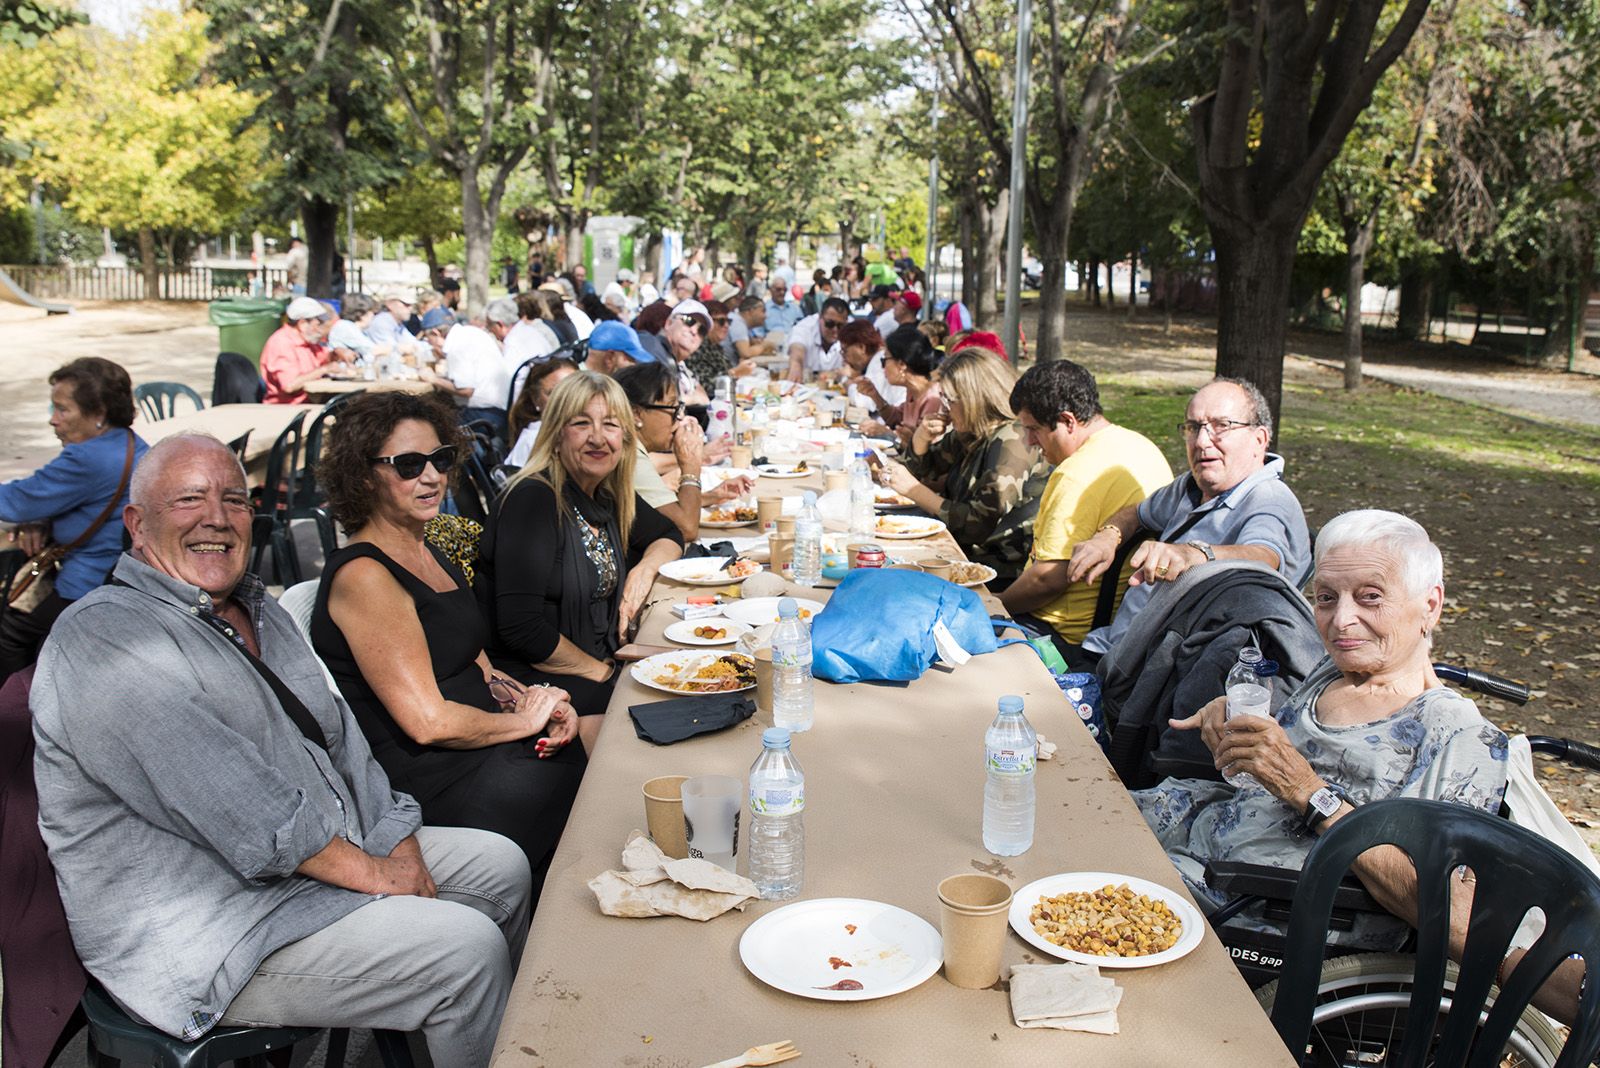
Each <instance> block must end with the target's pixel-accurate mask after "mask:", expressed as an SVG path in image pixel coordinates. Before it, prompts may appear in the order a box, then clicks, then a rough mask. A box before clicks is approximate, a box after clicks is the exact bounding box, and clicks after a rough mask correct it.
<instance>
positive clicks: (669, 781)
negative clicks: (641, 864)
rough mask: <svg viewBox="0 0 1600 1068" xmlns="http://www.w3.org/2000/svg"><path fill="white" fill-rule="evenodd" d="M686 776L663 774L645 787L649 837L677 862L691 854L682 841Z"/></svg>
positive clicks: (645, 810)
mask: <svg viewBox="0 0 1600 1068" xmlns="http://www.w3.org/2000/svg"><path fill="white" fill-rule="evenodd" d="M688 777H689V776H687V775H662V776H660V777H659V778H655V779H651V780H650V781H649V782H647V783H645V784H644V819H645V825H646V826H647V827H648V828H649V830H650V838H651V840H652V841H654V842H655V844H656V845H657V846H658V847H659V848H660V849H661V852H663V853H665V854H666V855H667V856H669V857H672V858H673V859H675V860H682V859H683V858H684V857H687V856H688V855H689V844H688V843H687V842H685V841H684V839H683V783H684V780H685V779H687V778H688Z"/></svg>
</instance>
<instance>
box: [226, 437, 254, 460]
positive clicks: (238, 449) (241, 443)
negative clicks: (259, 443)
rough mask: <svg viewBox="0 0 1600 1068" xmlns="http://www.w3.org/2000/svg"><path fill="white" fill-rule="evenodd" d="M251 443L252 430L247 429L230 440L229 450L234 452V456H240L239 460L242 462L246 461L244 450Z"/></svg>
mask: <svg viewBox="0 0 1600 1068" xmlns="http://www.w3.org/2000/svg"><path fill="white" fill-rule="evenodd" d="M249 445H250V431H248V430H246V431H245V432H244V433H243V434H240V435H239V436H238V437H236V438H234V439H233V440H232V441H230V442H228V451H229V452H231V453H233V455H234V456H236V457H238V459H239V462H240V463H241V464H242V463H244V451H245V449H246V448H248V447H249Z"/></svg>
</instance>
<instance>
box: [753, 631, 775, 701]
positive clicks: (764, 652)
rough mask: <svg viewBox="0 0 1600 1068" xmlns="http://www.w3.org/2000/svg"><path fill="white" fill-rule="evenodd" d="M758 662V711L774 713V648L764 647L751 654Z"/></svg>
mask: <svg viewBox="0 0 1600 1068" xmlns="http://www.w3.org/2000/svg"><path fill="white" fill-rule="evenodd" d="M750 659H752V660H754V661H755V662H756V711H757V712H771V711H772V646H770V645H767V646H763V647H762V648H760V649H757V650H756V651H755V652H754V653H752V654H750Z"/></svg>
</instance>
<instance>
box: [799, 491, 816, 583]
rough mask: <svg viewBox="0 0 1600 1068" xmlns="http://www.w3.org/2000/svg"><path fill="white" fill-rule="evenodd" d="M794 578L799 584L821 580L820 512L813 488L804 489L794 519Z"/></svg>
mask: <svg viewBox="0 0 1600 1068" xmlns="http://www.w3.org/2000/svg"><path fill="white" fill-rule="evenodd" d="M794 580H795V582H796V583H797V584H799V585H801V586H815V585H816V584H817V583H819V582H821V581H822V513H821V512H818V511H817V494H816V491H815V490H806V495H805V499H804V500H803V501H802V502H801V505H800V514H799V515H798V516H797V517H795V521H794Z"/></svg>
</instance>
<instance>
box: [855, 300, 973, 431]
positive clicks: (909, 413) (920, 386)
mask: <svg viewBox="0 0 1600 1068" xmlns="http://www.w3.org/2000/svg"><path fill="white" fill-rule="evenodd" d="M884 345H885V347H886V349H887V351H888V359H886V360H884V361H883V374H884V377H885V378H887V379H888V380H889V384H890V385H891V386H902V387H904V388H905V391H906V399H905V401H904V403H901V404H890V403H888V402H887V401H886V400H884V398H883V396H882V395H881V394H880V393H879V392H878V389H877V387H876V386H874V385H873V384H872V380H871V379H869V378H861V379H858V380H857V381H856V382H855V383H854V384H855V386H856V388H858V389H859V390H860V391H861V392H862V393H864V394H866V395H867V396H868V397H871V398H872V402H873V403H874V404H876V405H877V406H878V420H874V421H869V422H867V423H865V424H863V426H862V429H863V430H864V431H865V432H866V433H867V434H882V433H886V432H887V431H889V430H893V431H894V433H895V434H896V435H897V436H898V437H899V438H900V447H901V448H903V449H904V448H912V449H915V450H916V452H917V454H918V455H919V456H920V455H922V454H923V453H926V452H927V451H928V449H929V448H931V447H932V446H933V444H934V443H935V442H937V441H938V440H939V439H940V438H941V437H942V436H943V435H944V432H945V430H946V422H947V417H948V413H949V409H948V408H947V406H946V405H945V399H944V394H943V393H942V392H941V391H940V389H939V384H938V383H937V382H935V381H934V380H933V375H934V372H935V371H936V370H938V367H939V352H938V350H937V349H935V348H934V347H933V342H931V341H929V340H928V339H927V338H925V337H923V336H922V335H921V334H919V333H917V332H916V331H914V330H911V331H905V332H899V331H897V332H895V333H894V334H891V335H890V336H889V339H888V340H887V341H885V342H884ZM924 423H926V424H927V425H926V426H924V425H923V424H924Z"/></svg>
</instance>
